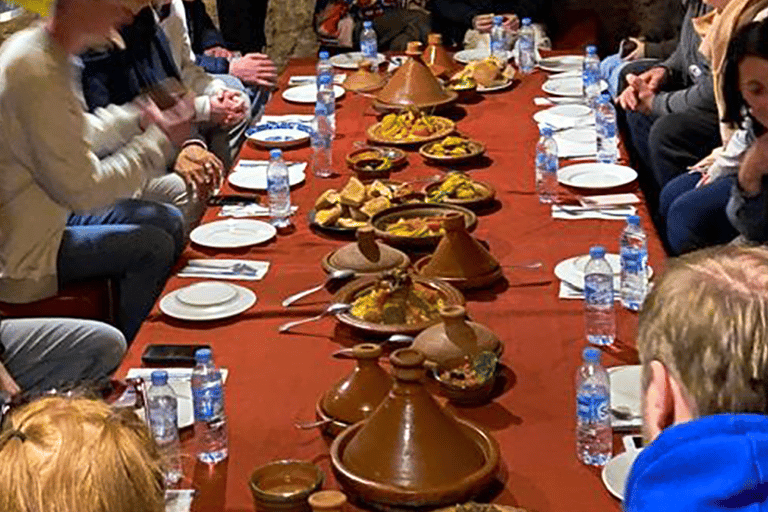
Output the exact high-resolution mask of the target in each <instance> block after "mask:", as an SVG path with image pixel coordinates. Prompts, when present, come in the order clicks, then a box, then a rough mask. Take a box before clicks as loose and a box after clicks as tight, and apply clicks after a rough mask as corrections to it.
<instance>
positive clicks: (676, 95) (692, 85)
mask: <svg viewBox="0 0 768 512" xmlns="http://www.w3.org/2000/svg"><path fill="white" fill-rule="evenodd" d="M708 11H709V7H707V6H706V5H704V4H703V3H702V2H701V1H700V0H689V1H688V2H687V5H686V12H685V18H684V19H683V26H682V29H681V31H680V40H679V41H678V43H677V48H675V51H674V52H673V53H672V55H670V56H669V57H668V58H667V60H665V61H664V62H662V63H661V66H663V67H664V68H666V69H667V79H666V83H665V84H664V87H663V89H664V90H663V91H661V92H659V93H658V94H657V95H656V96H655V97H654V99H653V113H654V114H656V115H664V114H671V113H673V112H682V111H686V110H689V109H698V110H702V111H705V112H708V113H712V112H714V113H717V106H716V105H715V92H714V85H713V82H712V72H711V70H710V68H709V63H708V62H707V60H706V59H705V58H704V56H703V55H702V54H701V53H699V45H700V44H701V38H700V37H699V35H698V34H697V33H696V31H695V30H694V28H693V23H692V22H691V19H692V18H695V17H698V16H702V15H704V14H706V13H707V12H708Z"/></svg>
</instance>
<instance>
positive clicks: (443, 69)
mask: <svg viewBox="0 0 768 512" xmlns="http://www.w3.org/2000/svg"><path fill="white" fill-rule="evenodd" d="M422 58H423V59H424V63H425V64H426V65H427V66H429V69H430V70H431V71H432V74H434V75H435V76H450V75H452V74H454V73H455V72H456V71H458V70H459V69H460V68H461V65H460V64H458V63H457V62H456V61H455V60H453V59H452V58H451V56H450V55H448V52H447V51H445V47H443V36H441V35H440V34H429V36H428V38H427V47H426V48H425V49H424V53H423V54H422Z"/></svg>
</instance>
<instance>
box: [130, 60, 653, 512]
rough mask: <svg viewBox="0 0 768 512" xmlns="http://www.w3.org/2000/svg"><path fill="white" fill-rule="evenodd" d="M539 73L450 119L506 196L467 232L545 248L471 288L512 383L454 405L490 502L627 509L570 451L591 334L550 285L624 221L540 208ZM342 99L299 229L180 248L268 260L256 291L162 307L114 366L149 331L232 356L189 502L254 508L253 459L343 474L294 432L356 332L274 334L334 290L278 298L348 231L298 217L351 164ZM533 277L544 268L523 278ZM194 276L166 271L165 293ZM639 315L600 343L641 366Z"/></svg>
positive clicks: (352, 129)
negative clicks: (482, 449) (210, 311)
mask: <svg viewBox="0 0 768 512" xmlns="http://www.w3.org/2000/svg"><path fill="white" fill-rule="evenodd" d="M313 72H314V66H313V63H311V62H309V61H294V62H293V63H292V64H291V65H290V66H289V68H288V71H287V72H286V73H285V76H283V77H282V79H281V91H282V90H283V89H284V88H285V84H286V82H287V77H288V76H289V75H292V74H293V75H297V74H312V73H313ZM545 78H546V75H545V74H544V73H542V72H540V71H537V72H535V73H534V74H532V75H530V76H526V77H523V78H522V80H521V81H520V82H518V83H516V84H515V85H514V87H512V88H510V89H509V90H506V91H502V92H498V93H495V94H488V95H485V96H483V97H482V100H481V101H479V102H477V103H476V104H471V105H465V106H463V107H462V108H461V109H460V114H461V115H460V116H459V117H456V118H455V119H456V120H457V127H458V130H459V131H460V132H461V133H463V134H466V135H467V136H470V137H472V138H475V139H478V140H480V141H483V142H484V143H485V144H486V148H487V155H488V157H489V158H490V161H489V163H488V164H487V166H486V167H484V168H479V169H476V170H472V171H471V172H472V176H473V177H475V178H476V179H479V180H482V181H488V182H490V183H492V184H493V185H494V186H495V187H496V190H497V198H498V200H499V201H500V203H501V208H500V209H499V210H498V211H495V212H494V213H491V214H489V215H486V216H482V217H481V218H480V221H479V225H478V228H477V230H476V231H475V236H477V237H478V238H480V239H482V240H485V241H487V242H488V244H489V245H490V249H491V252H492V253H493V254H494V255H495V256H496V257H497V258H498V259H499V260H500V261H501V263H502V264H515V263H520V262H528V261H531V260H541V261H543V262H544V271H543V272H535V271H530V270H518V269H506V270H505V273H506V276H507V278H508V280H509V283H510V284H509V286H497V287H496V288H495V289H493V290H485V291H481V292H476V293H470V294H467V300H468V302H467V310H468V312H469V314H470V315H471V317H472V318H473V320H475V321H477V322H480V323H482V324H484V325H486V326H488V327H489V328H490V329H492V330H493V331H494V332H496V333H497V334H498V336H499V337H500V338H501V339H502V340H503V342H504V343H505V345H506V349H505V352H504V355H503V357H502V361H503V363H504V364H505V365H506V366H507V367H508V368H509V369H510V373H509V383H508V385H507V389H506V390H505V392H504V393H503V394H502V395H501V396H500V397H498V398H497V399H496V400H494V401H493V402H492V403H490V404H488V405H485V406H483V407H479V408H465V409H454V412H455V413H456V414H457V415H458V416H460V417H464V418H467V419H470V420H472V421H475V422H476V423H477V424H479V425H481V426H483V427H485V428H486V429H488V430H489V431H491V432H492V433H493V435H494V436H495V437H496V439H497V440H498V442H499V444H500V446H501V453H502V459H503V469H502V471H501V478H502V480H503V489H501V490H500V492H498V493H497V494H495V495H493V497H492V499H493V501H494V502H496V503H499V504H506V505H518V506H522V507H525V508H528V509H530V510H536V511H539V512H548V511H565V510H568V511H571V512H580V511H584V512H587V511H588V512H592V511H595V510H620V504H619V503H618V502H617V501H616V500H614V499H613V498H612V497H611V496H610V495H609V494H608V492H607V491H606V490H605V488H604V487H603V485H602V483H601V481H600V476H599V471H598V470H596V469H593V468H588V467H585V466H583V465H582V464H581V463H579V462H578V461H577V460H576V456H575V441H574V424H575V421H574V418H575V398H574V375H575V371H576V368H577V367H578V366H579V364H580V358H581V350H582V348H583V347H584V346H585V343H586V342H585V340H584V336H583V318H582V302H581V301H565V300H559V299H558V298H557V292H558V282H557V279H556V278H554V275H553V273H552V269H553V268H554V266H555V264H556V263H557V262H559V261H560V260H562V259H564V258H568V257H570V256H574V255H578V254H584V253H586V252H587V251H588V248H589V247H590V246H591V245H593V244H596V243H599V244H603V245H605V246H606V248H607V249H608V250H609V251H614V252H615V251H617V250H618V237H619V233H620V232H621V230H622V228H623V223H622V222H618V221H602V220H580V221H562V220H553V219H552V218H551V216H550V211H549V208H548V207H547V206H544V205H540V204H539V203H538V200H537V197H536V195H535V194H534V170H533V160H534V153H535V147H534V146H535V141H536V139H537V136H538V130H537V127H536V125H535V123H534V122H533V120H532V115H533V114H534V112H536V110H538V108H537V107H535V106H534V104H533V101H532V100H533V98H534V97H535V96H537V95H541V94H542V92H541V84H542V83H543V82H544V80H545ZM337 109H338V110H337V120H338V121H337V122H338V130H337V131H338V137H337V139H336V141H335V143H334V159H335V161H334V163H335V168H336V169H337V170H338V171H339V172H340V174H341V176H340V177H338V178H335V179H331V180H328V179H325V180H323V179H317V178H314V177H313V176H311V175H309V169H308V179H307V182H306V183H304V184H303V185H301V186H299V187H298V188H296V189H294V190H293V191H292V200H293V202H294V204H297V205H298V206H299V212H298V214H297V215H296V216H295V217H294V223H295V231H294V232H291V233H289V234H281V235H280V236H278V238H277V240H274V241H272V242H270V243H268V244H266V245H263V246H258V247H253V248H250V249H245V250H242V251H217V250H211V249H204V248H200V247H194V246H193V247H190V248H188V249H187V251H186V252H185V254H184V258H183V259H187V258H190V257H200V256H212V257H215V256H218V257H247V258H253V259H264V260H269V261H270V262H271V263H272V267H271V269H270V271H269V273H268V274H267V276H266V277H265V279H264V280H262V281H258V282H242V283H241V284H243V285H245V286H248V287H249V288H251V289H253V290H254V291H255V292H256V293H257V295H258V302H257V304H256V305H255V306H254V307H253V308H251V309H250V310H249V311H248V312H246V313H244V314H242V315H239V316H237V317H235V318H232V319H230V320H226V321H216V322H203V323H192V322H183V321H176V320H173V319H170V318H168V317H165V316H163V315H162V314H161V313H160V312H159V311H158V310H157V309H155V310H154V311H153V313H152V314H151V316H150V317H149V319H148V320H147V322H146V323H145V324H144V326H143V327H142V329H141V332H140V333H139V336H138V337H137V339H136V341H135V342H134V343H133V345H132V346H131V348H130V350H129V354H128V357H127V358H126V360H125V362H124V363H123V366H122V371H125V370H126V369H127V368H129V367H132V366H138V365H139V364H140V354H141V352H142V350H143V349H144V347H145V346H146V345H148V344H151V343H208V344H210V345H211V346H212V347H213V352H214V356H215V359H216V362H217V363H218V364H219V365H222V366H225V367H228V368H229V369H230V377H229V381H228V382H227V386H226V400H227V411H228V415H229V436H230V458H229V461H228V462H227V463H226V464H224V465H220V466H219V467H217V468H215V469H213V470H211V471H209V470H208V469H207V468H206V467H205V466H202V465H197V466H196V468H195V470H194V471H195V472H194V481H195V486H196V487H198V488H199V489H200V491H201V492H200V494H199V496H198V498H197V499H196V506H195V508H196V510H205V511H211V510H227V511H246V510H252V508H253V504H252V501H251V496H250V493H249V490H248V485H247V481H248V477H249V475H250V473H251V471H252V470H253V469H254V468H255V467H257V466H259V465H261V464H264V463H266V462H269V461H272V460H275V459H286V458H298V459H310V460H313V461H316V462H318V463H319V464H320V465H321V467H322V468H323V469H324V470H325V474H326V484H325V487H326V488H334V487H336V482H335V480H334V478H333V475H332V473H331V471H330V464H329V456H328V443H327V442H326V441H325V440H324V439H323V438H322V437H321V436H320V434H319V433H318V432H317V431H312V430H310V431H305V430H298V429H296V428H294V426H293V424H294V422H297V421H310V420H312V419H313V418H314V407H315V402H316V401H317V399H318V397H319V395H320V394H321V393H322V392H323V391H325V390H326V389H327V388H328V387H330V386H331V385H332V384H333V382H335V381H336V380H337V379H339V378H340V377H341V376H343V375H345V374H346V373H348V372H349V370H350V368H351V367H352V363H351V362H349V361H338V360H333V359H331V358H330V355H331V353H332V352H334V351H335V350H336V349H338V348H339V346H340V345H344V346H351V345H353V344H354V343H356V342H360V341H363V339H361V338H359V337H354V336H352V335H351V333H350V332H349V331H347V330H345V329H343V328H340V327H338V326H337V325H336V321H335V320H333V319H325V320H323V321H321V322H318V323H314V324H308V325H306V326H304V327H302V328H299V329H298V331H299V332H297V333H295V334H278V333H277V327H278V325H280V324H281V323H283V322H285V321H287V320H291V319H296V318H300V317H304V316H308V315H313V314H316V313H318V312H319V311H321V309H322V308H323V307H324V305H325V303H326V301H327V300H328V298H329V295H328V294H327V293H326V292H322V293H320V294H317V295H314V296H312V298H311V299H307V300H306V301H305V302H302V303H301V304H302V305H301V306H297V307H291V308H289V309H286V308H283V307H281V305H280V302H281V301H282V299H283V298H285V297H286V296H287V295H289V294H291V293H293V292H296V291H298V290H301V289H304V288H306V287H308V285H311V284H314V283H317V282H320V281H321V280H322V279H323V278H324V277H325V274H324V273H323V271H322V269H321V268H320V264H319V262H320V259H321V257H322V256H323V255H324V254H326V253H327V252H328V251H331V250H332V249H335V248H337V247H339V246H340V245H342V244H343V243H346V242H340V241H338V240H332V239H327V238H323V237H321V236H319V235H317V234H315V233H313V232H312V231H311V230H310V228H309V227H308V223H307V220H306V215H307V212H308V211H309V210H310V209H311V208H312V205H313V202H314V200H315V198H316V197H317V196H318V195H319V194H320V193H321V192H322V191H324V190H325V189H327V188H330V187H335V188H338V187H339V186H340V185H342V184H343V183H344V182H345V181H346V179H347V177H348V176H349V172H348V170H347V169H346V167H345V164H344V160H343V158H344V155H346V154H347V153H348V152H349V151H351V149H352V148H353V143H354V142H355V141H362V140H364V138H365V130H366V128H367V127H368V126H370V125H371V124H373V123H374V122H376V118H375V115H374V111H373V110H372V108H371V100H370V99H366V98H364V97H360V96H356V95H353V94H349V93H348V94H346V96H345V97H344V98H343V99H341V100H340V101H339V102H338V103H337ZM312 111H313V106H311V105H295V104H289V103H286V102H284V101H283V100H282V99H281V97H280V95H279V93H277V94H275V97H273V98H272V100H271V102H270V103H269V105H268V108H267V113H270V114H287V113H312ZM242 156H243V157H244V158H260V159H267V158H268V155H267V152H266V151H263V150H257V149H254V148H252V147H250V146H247V147H246V148H245V149H244V150H243V153H242ZM310 156H311V150H310V149H309V148H308V147H304V148H298V149H295V150H289V151H286V159H288V160H292V161H309V160H310ZM409 162H410V164H409V165H408V166H407V167H406V168H405V169H404V170H402V171H400V172H396V173H394V174H393V179H403V180H409V179H415V178H420V177H422V178H423V177H428V176H431V175H434V174H435V172H436V169H435V168H434V167H429V166H427V165H425V164H424V162H423V160H422V158H421V157H420V156H419V155H418V154H417V153H416V152H413V151H412V152H409ZM217 213H218V212H217V209H212V210H211V211H209V212H207V214H206V217H205V219H204V221H211V220H214V219H215V218H216V217H215V216H216V214H217ZM641 215H642V223H643V227H644V229H645V230H646V232H647V233H649V234H651V235H650V240H649V254H650V257H649V260H650V263H651V264H652V265H653V266H654V267H656V269H657V270H658V269H659V268H660V266H661V264H662V263H663V251H662V249H661V246H660V244H659V241H658V240H657V239H656V238H655V235H654V234H653V228H652V226H651V223H650V219H649V217H648V214H647V211H646V210H645V209H644V208H641ZM542 279H552V281H551V282H549V283H548V284H538V285H536V284H533V285H526V283H536V282H540V281H541V280H542ZM191 282H192V280H190V279H180V278H178V277H172V278H171V279H170V280H169V281H168V284H167V286H166V289H165V292H166V293H167V292H169V291H171V290H174V289H177V288H179V287H181V286H185V285H187V284H190V283H191ZM636 324H637V315H636V314H633V313H630V312H628V311H624V310H620V311H619V313H618V340H617V342H616V344H615V347H613V348H610V349H607V350H605V356H604V358H603V362H604V364H605V365H607V366H611V365H616V364H628V363H636V361H637V360H636V352H635V350H634V336H635V330H636ZM449 407H450V406H449ZM186 447H187V449H189V450H190V452H191V448H190V447H189V445H187V446H186ZM189 476H192V470H191V469H190V472H189Z"/></svg>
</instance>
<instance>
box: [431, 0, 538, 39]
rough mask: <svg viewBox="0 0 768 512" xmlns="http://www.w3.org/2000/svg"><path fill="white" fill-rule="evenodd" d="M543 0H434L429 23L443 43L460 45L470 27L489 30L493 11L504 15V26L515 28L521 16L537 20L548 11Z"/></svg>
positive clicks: (484, 30) (508, 28) (483, 31)
mask: <svg viewBox="0 0 768 512" xmlns="http://www.w3.org/2000/svg"><path fill="white" fill-rule="evenodd" d="M545 4H546V2H542V1H541V0H480V1H475V0H433V2H432V25H433V29H434V31H435V32H439V33H441V34H442V35H443V43H445V44H446V45H460V44H462V42H463V41H464V34H465V33H466V32H467V30H469V29H475V30H477V31H478V32H481V33H486V32H490V31H491V28H492V27H493V15H494V14H499V15H506V16H505V17H504V26H505V28H507V30H517V29H518V27H519V26H520V20H521V19H523V18H531V20H532V21H534V22H540V21H541V18H542V17H543V16H544V15H545V13H546V11H547V9H546V8H545Z"/></svg>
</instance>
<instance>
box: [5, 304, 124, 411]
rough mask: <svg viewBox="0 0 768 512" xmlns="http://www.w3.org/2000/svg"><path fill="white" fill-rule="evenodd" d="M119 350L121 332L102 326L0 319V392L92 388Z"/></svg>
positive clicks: (112, 364) (68, 320) (118, 358)
mask: <svg viewBox="0 0 768 512" xmlns="http://www.w3.org/2000/svg"><path fill="white" fill-rule="evenodd" d="M125 350H126V343H125V337H124V336H123V335H122V333H121V332H120V331H118V330H117V329H115V328H114V327H112V326H111V325H107V324H105V323H103V322H96V321H93V320H83V319H74V318H3V319H0V393H1V392H5V394H6V395H8V396H13V395H16V394H17V393H19V392H25V393H29V392H31V393H40V392H44V391H48V390H50V389H72V388H73V387H79V386H82V385H90V384H93V385H97V386H98V385H100V384H102V383H103V382H105V381H106V379H108V378H109V377H110V375H112V373H113V372H114V371H115V369H116V368H117V366H118V365H119V364H120V361H122V359H123V355H124V354H125Z"/></svg>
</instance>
